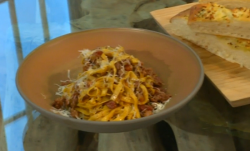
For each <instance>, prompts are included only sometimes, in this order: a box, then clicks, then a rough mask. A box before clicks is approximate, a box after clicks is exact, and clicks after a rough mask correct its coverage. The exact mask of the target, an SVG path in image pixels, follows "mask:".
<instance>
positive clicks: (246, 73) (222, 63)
mask: <svg viewBox="0 0 250 151" xmlns="http://www.w3.org/2000/svg"><path fill="white" fill-rule="evenodd" d="M196 4H197V3H190V4H186V5H180V6H175V7H170V8H165V9H160V10H156V11H152V12H151V15H152V16H153V17H154V19H155V20H156V21H157V23H158V24H159V25H160V26H161V27H162V28H163V29H164V30H165V31H166V32H167V30H166V29H165V28H164V27H165V26H166V25H168V24H169V23H170V22H169V20H170V18H171V17H173V16H175V15H176V14H178V13H179V12H181V11H183V10H186V9H188V8H190V7H191V6H193V5H196ZM177 38H179V37H177ZM179 39H180V40H181V41H183V42H184V43H186V44H187V45H189V46H190V47H191V48H193V49H194V50H195V51H196V53H197V54H198V55H199V56H200V58H201V60H202V62H203V66H204V70H205V74H206V75H207V77H208V78H209V79H210V80H211V81H212V82H213V83H214V85H215V86H216V87H217V88H218V90H219V91H220V92H221V93H222V94H223V95H224V96H225V98H226V99H227V101H228V102H229V103H230V105H231V106H232V107H238V106H242V105H247V104H250V70H248V69H246V68H241V67H240V65H238V64H236V63H230V62H228V61H226V60H224V59H222V58H220V57H218V56H216V55H214V54H212V53H210V52H208V51H206V50H205V49H203V48H201V47H199V46H197V45H195V44H192V43H190V42H188V41H186V40H183V39H181V38H179ZM249 59H250V58H249ZM211 95H212V94H211Z"/></svg>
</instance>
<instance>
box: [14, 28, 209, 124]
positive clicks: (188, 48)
mask: <svg viewBox="0 0 250 151" xmlns="http://www.w3.org/2000/svg"><path fill="white" fill-rule="evenodd" d="M105 30H116V31H122V30H132V31H135V32H144V33H145V32H146V33H152V34H157V35H160V36H164V37H167V38H169V39H172V40H173V41H175V42H177V43H179V45H182V46H183V47H184V48H186V49H187V50H189V51H190V52H191V53H192V54H193V55H194V57H195V58H196V60H197V61H198V63H199V69H200V77H199V80H198V82H197V84H196V86H195V88H194V89H193V90H192V92H191V93H190V94H188V95H187V97H186V98H184V99H183V100H182V101H180V102H179V103H178V104H176V105H174V106H172V107H170V108H168V109H167V110H162V111H161V112H159V113H156V114H152V115H150V116H147V117H143V118H138V119H133V120H124V121H109V122H106V121H89V120H79V119H75V118H70V117H65V116H62V115H59V114H56V113H53V112H52V111H48V110H46V109H43V108H41V107H39V106H38V105H36V104H35V103H33V102H32V101H31V100H29V99H28V98H27V97H26V96H25V94H24V93H23V92H22V90H21V88H20V86H19V84H18V77H19V74H20V70H21V69H22V66H23V64H24V62H25V61H26V60H27V58H30V57H31V56H32V54H34V53H35V52H36V51H37V50H38V49H39V48H40V47H42V46H43V45H45V44H48V43H53V41H56V40H58V39H61V38H64V37H67V36H73V35H77V34H82V33H86V32H98V31H105ZM204 75H205V74H204V68H203V64H202V61H201V59H200V57H199V56H198V54H197V53H196V52H195V51H194V50H193V49H192V48H191V47H189V46H188V45H187V44H185V43H183V42H182V41H180V40H179V39H177V38H175V37H172V36H170V35H167V34H163V33H160V32H157V31H152V30H147V29H141V28H119V27H117V28H112V27H110V28H94V29H88V30H83V31H77V32H73V33H68V34H64V35H61V36H59V37H56V38H54V39H52V40H49V41H48V42H45V43H43V44H41V45H40V46H38V47H37V48H35V49H34V50H33V51H32V52H30V53H29V54H28V55H27V56H26V57H25V58H24V59H23V61H22V62H21V64H20V65H19V67H18V70H17V72H16V77H15V83H16V87H17V90H18V92H19V93H20V95H21V96H22V97H23V99H24V100H25V101H26V102H27V103H28V104H30V105H31V106H32V107H34V109H36V110H37V111H39V112H40V113H43V114H47V115H49V116H50V117H51V118H55V119H57V118H59V119H60V120H64V121H70V122H74V123H77V124H86V125H93V124H94V125H105V126H111V125H121V124H122V125H123V124H124V125H125V124H133V123H140V122H143V121H144V122H145V121H151V120H153V119H155V118H160V117H162V116H164V115H165V116H166V115H167V114H168V113H171V112H173V111H175V110H177V109H178V108H180V107H182V106H184V105H185V104H186V103H188V101H189V100H191V99H192V98H193V97H194V96H195V94H196V93H197V92H198V91H199V89H200V87H201V86H202V84H203V80H204Z"/></svg>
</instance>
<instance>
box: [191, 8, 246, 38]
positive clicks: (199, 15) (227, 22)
mask: <svg viewBox="0 0 250 151" xmlns="http://www.w3.org/2000/svg"><path fill="white" fill-rule="evenodd" d="M188 25H189V26H190V28H191V29H193V30H194V31H195V32H198V33H207V34H215V35H222V36H231V37H237V38H245V39H250V32H249V31H250V9H248V8H244V7H240V8H234V9H228V8H226V7H224V6H222V5H219V4H217V3H206V4H197V5H195V6H193V7H192V8H191V9H190V14H189V18H188Z"/></svg>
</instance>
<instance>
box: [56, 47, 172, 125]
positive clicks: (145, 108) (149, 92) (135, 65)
mask: <svg viewBox="0 0 250 151" xmlns="http://www.w3.org/2000/svg"><path fill="white" fill-rule="evenodd" d="M80 53H81V56H82V58H83V59H82V64H83V72H81V73H79V74H78V76H77V78H76V79H71V77H70V71H69V70H68V78H69V80H65V81H62V82H69V83H67V84H66V85H62V86H59V88H58V91H57V92H56V95H59V96H60V98H59V101H58V102H55V103H59V105H60V103H63V104H64V105H63V106H60V107H58V106H57V104H54V106H56V107H57V109H58V110H56V109H55V108H53V110H52V111H53V112H55V113H60V114H63V115H64V116H67V115H69V112H71V116H74V117H75V118H78V119H81V118H84V119H87V120H92V121H122V120H131V119H136V118H140V117H141V116H148V115H151V114H153V110H155V111H154V112H158V111H159V110H162V109H163V108H164V107H165V105H163V104H166V102H168V101H167V100H168V98H167V96H168V95H167V94H166V93H165V92H163V91H161V90H160V89H159V88H160V87H161V86H155V85H154V83H155V82H156V80H155V78H156V77H157V76H156V75H155V74H153V73H147V72H146V70H145V69H144V68H143V67H142V63H141V61H140V60H139V59H137V58H135V57H134V56H132V55H129V54H127V53H125V51H124V49H123V47H121V46H119V47H115V48H112V47H109V46H107V47H101V48H97V49H95V50H88V49H85V50H82V51H80ZM156 95H158V96H157V97H158V98H157V97H155V98H153V97H154V96H156ZM157 99H158V100H157ZM164 99H165V100H164ZM150 100H154V101H155V102H153V103H152V102H151V101H150ZM60 101H61V102H60ZM151 107H152V109H151ZM64 110H67V111H65V112H64ZM72 113H74V115H72ZM76 113H77V114H76Z"/></svg>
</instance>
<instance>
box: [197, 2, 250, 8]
mask: <svg viewBox="0 0 250 151" xmlns="http://www.w3.org/2000/svg"><path fill="white" fill-rule="evenodd" d="M208 2H214V3H217V4H220V5H223V6H225V7H226V8H231V9H233V8H239V7H246V8H250V0H199V3H208Z"/></svg>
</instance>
